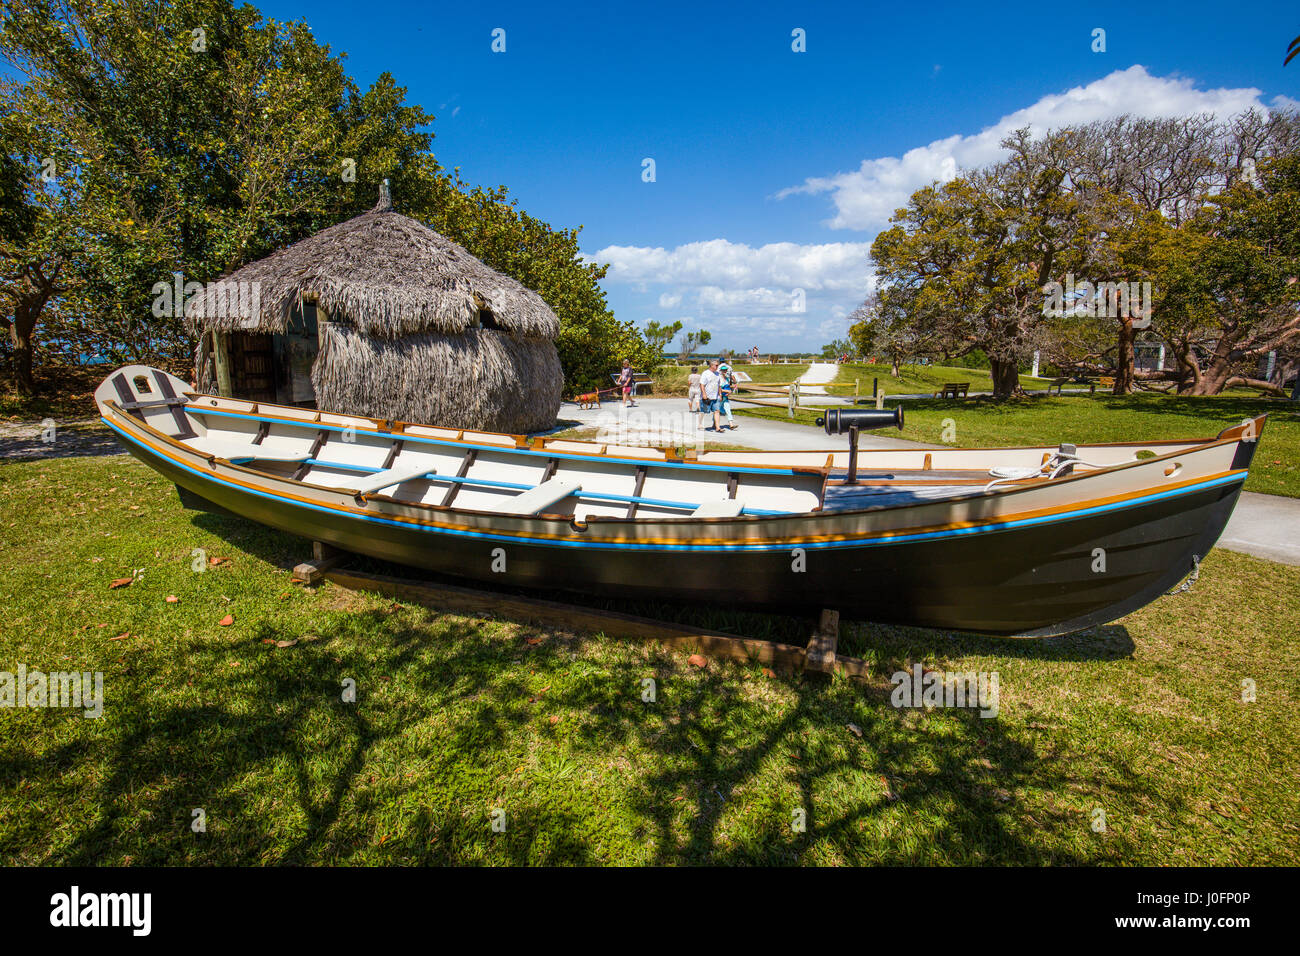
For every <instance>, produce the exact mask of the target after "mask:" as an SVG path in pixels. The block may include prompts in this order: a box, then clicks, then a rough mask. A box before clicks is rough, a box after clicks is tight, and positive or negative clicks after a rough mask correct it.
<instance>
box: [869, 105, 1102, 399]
mask: <svg viewBox="0 0 1300 956" xmlns="http://www.w3.org/2000/svg"><path fill="white" fill-rule="evenodd" d="M1003 146H1004V147H1006V148H1007V149H1008V150H1009V151H1010V153H1011V155H1010V157H1009V158H1008V159H1007V160H1005V161H1003V162H1001V163H998V164H996V165H994V166H992V167H990V168H989V169H987V170H983V171H977V172H974V173H970V174H968V175H966V176H961V177H958V178H956V179H953V180H951V181H949V182H948V183H945V184H943V185H934V186H928V187H925V188H923V189H920V190H918V191H917V192H915V193H913V194H912V197H911V199H910V200H909V202H908V205H907V206H906V207H905V208H904V209H900V210H899V211H898V212H897V213H895V214H894V217H893V218H892V219H891V220H890V221H891V222H892V223H894V225H893V227H892V228H890V229H888V230H886V231H885V232H882V233H881V234H880V235H879V236H877V237H876V240H875V242H874V243H873V244H872V247H871V257H872V259H873V260H874V261H875V263H876V275H877V278H878V279H879V286H880V293H881V296H882V298H883V300H884V301H885V302H887V304H888V307H889V309H890V310H891V314H892V315H901V316H902V318H900V319H897V320H896V321H901V322H902V323H904V324H905V325H906V326H907V327H908V328H909V329H911V330H912V333H913V334H914V335H916V336H917V337H918V338H921V337H930V336H932V337H933V340H934V341H936V342H937V343H938V345H939V347H941V348H942V350H943V351H944V352H945V354H947V355H949V356H952V355H956V356H960V355H965V354H968V353H969V352H972V351H974V350H977V349H978V350H981V351H983V352H985V353H986V354H987V355H988V358H989V363H990V368H991V371H992V377H993V393H994V397H996V398H1006V397H1008V396H1011V395H1014V394H1017V393H1020V392H1021V391H1022V390H1021V388H1020V378H1019V366H1020V364H1021V363H1022V362H1024V361H1026V360H1027V359H1028V357H1029V355H1030V354H1031V353H1032V351H1033V348H1034V345H1035V343H1036V342H1037V341H1038V340H1039V339H1040V337H1041V336H1042V334H1043V328H1042V323H1041V317H1042V313H1043V291H1042V290H1043V287H1044V286H1045V285H1046V284H1047V283H1048V281H1049V280H1050V278H1051V277H1052V276H1053V275H1054V274H1055V273H1056V272H1057V271H1058V270H1060V271H1062V272H1064V271H1066V270H1068V269H1070V268H1072V267H1073V266H1074V265H1075V263H1077V262H1079V261H1081V258H1082V255H1083V251H1084V249H1085V248H1086V245H1087V242H1088V239H1089V236H1088V230H1087V228H1086V224H1085V223H1084V222H1083V220H1082V219H1081V216H1080V208H1079V203H1078V200H1077V198H1076V197H1074V196H1073V195H1072V194H1071V193H1070V190H1069V188H1068V182H1067V158H1068V157H1067V151H1068V143H1067V142H1066V141H1065V138H1064V137H1062V136H1059V135H1058V136H1049V137H1046V138H1044V139H1043V140H1041V141H1034V140H1033V138H1032V137H1031V136H1030V135H1029V132H1028V130H1020V131H1018V132H1017V133H1016V134H1014V135H1013V136H1011V137H1009V138H1008V139H1006V140H1004V141H1003Z"/></svg>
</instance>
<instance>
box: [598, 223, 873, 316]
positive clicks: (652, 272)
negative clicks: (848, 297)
mask: <svg viewBox="0 0 1300 956" xmlns="http://www.w3.org/2000/svg"><path fill="white" fill-rule="evenodd" d="M870 250H871V246H870V244H869V243H865V242H827V243H822V244H819V245H799V244H797V243H793V242H773V243H769V244H768V245H765V246H759V247H758V248H754V247H753V246H748V245H746V244H744V243H741V242H730V241H728V240H726V239H710V240H708V241H706V242H692V243H688V244H686V245H684V246H678V247H677V248H675V249H664V248H663V247H662V246H656V247H653V248H652V247H647V246H606V247H605V248H604V249H601V250H600V251H599V252H597V253H595V254H594V255H591V256H590V257H589V258H590V259H592V260H594V261H596V262H600V263H606V264H608V265H609V274H608V276H607V280H608V281H610V282H618V283H624V284H627V285H633V286H637V287H645V286H647V285H672V286H690V287H696V288H702V287H705V286H716V287H718V288H720V289H726V290H733V291H734V290H739V289H746V290H753V291H758V290H761V289H765V288H778V289H784V290H790V289H795V288H802V289H805V290H808V291H812V290H819V291H822V290H824V291H842V290H846V289H860V288H862V287H863V284H864V283H865V282H866V281H867V275H868V273H869V271H870V270H869V268H868V265H867V256H868V254H869V253H870ZM672 297H673V296H672V295H671V294H669V295H667V298H669V299H671V298H672ZM678 301H679V302H680V297H679V298H678ZM661 304H662V303H661ZM675 307H676V306H675V304H674V305H666V306H665V308H675Z"/></svg>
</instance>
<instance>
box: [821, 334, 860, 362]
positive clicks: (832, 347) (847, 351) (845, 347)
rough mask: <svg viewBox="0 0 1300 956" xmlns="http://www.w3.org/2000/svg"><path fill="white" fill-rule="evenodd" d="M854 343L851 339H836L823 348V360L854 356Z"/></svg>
mask: <svg viewBox="0 0 1300 956" xmlns="http://www.w3.org/2000/svg"><path fill="white" fill-rule="evenodd" d="M853 353H854V348H853V343H852V342H851V341H850V340H849V339H836V340H835V341H834V342H827V343H826V344H825V345H823V346H822V358H824V359H836V360H838V359H839V357H840V356H841V355H852V354H853Z"/></svg>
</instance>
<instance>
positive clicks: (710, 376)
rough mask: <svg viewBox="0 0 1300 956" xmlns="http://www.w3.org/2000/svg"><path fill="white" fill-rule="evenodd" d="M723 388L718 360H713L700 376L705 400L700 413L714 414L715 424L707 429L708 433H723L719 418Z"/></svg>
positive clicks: (701, 390)
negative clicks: (719, 403)
mask: <svg viewBox="0 0 1300 956" xmlns="http://www.w3.org/2000/svg"><path fill="white" fill-rule="evenodd" d="M721 387H722V376H721V375H719V374H718V360H717V359H713V360H712V361H711V362H709V368H708V370H707V371H706V372H705V373H704V374H703V375H701V376H700V393H701V394H702V395H703V396H704V400H703V401H702V402H701V403H700V411H701V412H703V413H704V414H705V415H708V414H709V413H710V412H712V413H713V424H712V425H709V426H708V427H706V428H705V429H704V430H705V431H706V432H717V431H721V430H722V428H721V427H720V426H721V420H720V419H719V418H718V395H719V393H720V391H721Z"/></svg>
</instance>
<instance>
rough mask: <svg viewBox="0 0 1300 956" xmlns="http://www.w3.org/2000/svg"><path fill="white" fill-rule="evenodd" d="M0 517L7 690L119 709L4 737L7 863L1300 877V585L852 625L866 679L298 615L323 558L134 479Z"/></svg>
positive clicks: (86, 469)
mask: <svg viewBox="0 0 1300 956" xmlns="http://www.w3.org/2000/svg"><path fill="white" fill-rule="evenodd" d="M972 427H973V426H972ZM0 494H3V496H4V501H5V508H4V511H3V514H2V515H0V577H2V578H3V580H4V582H5V588H4V591H3V594H4V596H3V598H0V602H2V603H3V606H2V607H0V670H4V671H9V672H13V671H15V670H16V668H17V665H18V664H19V663H20V662H21V663H24V664H26V666H27V667H28V668H29V669H32V670H36V669H40V670H45V671H59V670H68V669H72V668H76V669H78V670H90V671H95V670H98V671H102V672H103V674H104V689H105V696H106V703H105V707H104V713H103V717H102V718H101V719H99V720H87V719H84V718H82V717H81V716H78V715H76V714H73V713H69V712H66V711H52V710H35V709H14V710H4V711H0V718H2V719H0V767H2V769H0V860H3V861H5V862H8V863H18V864H47V863H63V864H96V863H99V864H173V865H182V864H217V863H221V864H262V863H295V864H297V863H301V864H312V863H333V864H339V863H351V864H380V863H424V862H429V863H492V864H502V863H523V862H528V863H617V864H639V863H718V864H725V863H806V864H872V863H913V864H927V863H939V864H979V863H989V862H996V863H1023V864H1045V863H1053V864H1089V863H1124V864H1234V865H1239V864H1288V865H1296V864H1300V839H1298V838H1297V837H1298V836H1300V834H1298V833H1297V825H1296V821H1297V819H1300V788H1298V787H1296V785H1295V767H1296V766H1297V763H1298V762H1300V724H1298V723H1297V722H1296V720H1295V713H1296V711H1297V707H1298V706H1300V699H1297V698H1298V697H1300V659H1298V658H1300V646H1298V645H1297V643H1296V640H1295V634H1296V624H1297V619H1296V611H1295V608H1294V600H1293V596H1294V595H1295V594H1296V593H1300V568H1289V567H1285V566H1282V565H1277V564H1270V563H1268V562H1264V561H1259V560H1255V559H1252V558H1249V557H1246V556H1242V555H1236V554H1231V553H1227V552H1223V551H1215V552H1213V553H1212V554H1211V555H1210V556H1209V558H1208V559H1207V560H1206V561H1205V562H1204V564H1203V573H1202V575H1201V579H1200V581H1199V582H1198V583H1197V584H1196V586H1195V587H1194V588H1193V589H1192V591H1191V592H1189V593H1186V594H1182V595H1179V596H1176V597H1168V598H1164V599H1162V600H1161V601H1159V602H1158V603H1156V604H1155V605H1153V606H1151V607H1149V608H1147V609H1145V610H1143V611H1141V612H1139V613H1137V614H1133V615H1131V616H1129V617H1127V618H1125V619H1124V620H1123V621H1121V622H1119V623H1118V624H1115V625H1110V626H1107V627H1102V628H1097V629H1094V630H1091V631H1088V632H1084V633H1081V634H1076V635H1073V636H1070V637H1063V638H1053V639H1049V640H1038V641H1014V640H999V639H991V638H982V637H972V636H966V635H957V634H948V633H936V632H928V631H922V630H915V629H908V628H881V627H871V626H868V625H856V624H855V625H850V626H846V628H845V632H846V636H845V637H844V639H843V640H842V646H844V647H845V649H846V651H847V652H848V653H853V654H858V655H860V656H863V657H864V658H866V659H867V660H869V661H871V662H872V663H873V665H874V666H875V668H876V672H877V679H876V680H874V681H873V682H871V683H869V684H865V685H864V684H861V683H857V682H851V681H847V680H843V679H836V680H834V681H830V682H828V681H825V680H824V679H819V678H813V677H808V678H803V677H797V676H792V675H776V676H767V675H765V674H764V672H763V670H762V669H761V668H759V667H754V666H745V665H740V664H730V663H726V664H724V663H719V662H716V661H715V662H710V663H709V664H708V666H707V668H706V669H703V670H700V669H697V668H695V667H693V666H691V665H690V664H689V663H688V662H687V660H686V656H685V655H683V654H677V653H667V652H664V651H662V650H659V649H657V648H655V647H653V646H648V645H642V644H639V643H634V642H623V641H617V640H612V639H608V638H605V637H601V636H598V635H594V636H593V635H585V634H570V633H563V632H555V631H545V630H538V629H536V628H533V627H526V626H521V625H519V624H515V623H511V622H509V621H504V620H494V619H490V618H482V617H474V616H465V615H460V614H443V613H438V612H436V611H434V610H430V609H426V608H422V607H413V606H405V607H404V606H395V605H393V604H392V603H391V602H389V601H387V600H384V599H381V598H379V597H376V596H370V595H356V594H352V593H350V592H346V591H343V590H340V589H337V588H334V587H332V586H325V587H322V588H320V589H319V590H316V591H309V590H304V589H302V588H300V587H296V586H293V585H291V584H290V583H289V574H288V571H287V567H288V566H289V565H290V564H292V563H293V562H294V561H295V560H297V559H299V558H301V557H302V555H303V554H304V553H305V551H306V546H305V544H304V543H302V542H298V541H295V540H293V539H290V538H288V537H285V536H282V535H279V534H276V533H272V532H269V531H266V530H263V529H260V528H258V527H256V526H252V525H248V524H245V523H243V522H241V521H238V520H235V519H223V518H218V517H215V516H211V515H196V514H195V513H193V512H185V511H183V510H182V509H181V508H180V507H179V505H178V503H177V501H176V498H175V492H174V491H173V489H172V487H171V486H170V485H169V484H168V483H167V482H165V481H164V480H163V479H161V478H160V477H159V476H157V475H156V474H154V473H153V472H152V471H149V470H148V469H146V468H144V467H143V466H141V465H138V464H136V463H135V462H134V461H132V460H129V459H125V458H119V457H114V458H96V459H75V460H62V461H51V462H24V463H7V464H0ZM196 548H198V549H204V551H205V552H206V556H208V557H217V558H227V559H229V560H228V562H226V563H223V564H221V565H220V566H218V567H215V568H213V569H211V570H208V571H205V572H203V573H197V572H195V571H193V570H192V569H191V563H192V561H193V557H192V552H193V549H196ZM137 569H141V573H142V577H140V578H138V579H137V580H136V581H135V582H134V583H133V584H131V585H130V586H128V587H121V588H117V589H110V587H109V585H110V583H111V582H112V581H113V580H114V579H117V578H122V577H130V576H131V575H132V574H133V573H134V572H136V571H137ZM168 595H174V596H175V597H176V598H178V601H177V602H175V603H168V602H167V601H166V598H167V596H168ZM1243 596H1245V597H1243ZM722 600H724V601H725V596H723V597H722ZM659 613H662V614H665V615H669V614H671V615H675V616H678V617H689V618H690V619H692V620H696V621H698V622H699V623H702V624H706V625H712V626H716V627H721V628H734V629H738V630H739V631H740V632H743V633H750V634H752V635H754V636H759V637H780V638H786V639H788V638H789V637H790V636H791V635H797V634H799V633H806V628H807V627H808V626H809V625H808V624H807V622H802V621H798V620H794V619H790V618H781V617H770V616H757V615H748V614H744V613H742V612H739V611H734V610H724V609H719V610H718V611H716V612H713V613H708V614H704V613H700V612H686V611H681V610H677V609H665V608H661V609H659ZM226 615H231V616H233V618H234V622H233V624H231V625H229V626H225V627H223V626H221V625H220V624H219V623H218V622H219V621H221V620H222V619H223V617H224V616H226ZM118 637H121V639H120V640H115V639H114V638H118ZM295 641H296V643H292V644H288V646H284V647H281V646H279V643H288V642H295ZM912 660H915V661H921V662H924V663H925V664H926V665H927V666H929V667H931V668H939V669H944V670H961V671H965V670H975V671H997V673H998V675H999V684H1000V714H999V716H998V717H997V718H996V719H992V720H989V719H981V718H980V717H979V716H977V715H976V714H975V713H974V712H972V711H959V710H945V709H942V708H940V709H935V710H932V711H924V710H921V711H913V710H898V709H895V708H893V707H892V706H890V704H889V700H888V697H889V690H890V686H889V684H888V681H887V677H888V675H889V674H891V673H893V672H894V671H895V670H896V669H899V668H901V667H904V666H906V665H907V663H908V662H909V661H912ZM644 678H653V679H654V680H655V681H656V682H657V693H658V696H657V700H656V701H655V702H653V703H646V702H643V701H642V699H641V693H642V684H641V682H642V680H643V679H644ZM348 679H350V680H353V681H355V682H356V688H357V695H358V701H357V703H355V704H352V703H344V702H343V701H342V700H341V699H340V693H341V689H342V686H343V682H344V681H345V680H348ZM1244 679H1251V680H1254V681H1255V682H1256V685H1257V694H1258V697H1257V702H1255V703H1243V702H1242V700H1241V691H1240V688H1241V686H1242V681H1243V680H1244ZM849 725H853V728H855V729H856V731H857V732H855V731H854V729H850V727H849ZM859 733H860V736H859V735H858V734H859ZM195 808H202V809H203V810H204V811H205V813H206V820H207V832H205V833H194V832H192V830H191V828H190V826H191V820H192V811H193V810H194V809H195ZM494 809H501V810H504V811H505V814H506V817H505V819H506V829H505V832H503V833H494V832H493V831H492V828H491V817H490V814H491V812H492V811H493V810H494ZM1098 809H1100V810H1102V811H1104V813H1105V820H1106V827H1105V830H1104V832H1095V831H1094V829H1093V821H1094V819H1096V817H1095V812H1096V811H1097V810H1098ZM797 810H803V811H805V812H806V814H807V827H806V831H805V832H797V831H795V830H794V829H792V826H791V823H792V819H793V818H794V812H795V811H797Z"/></svg>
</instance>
